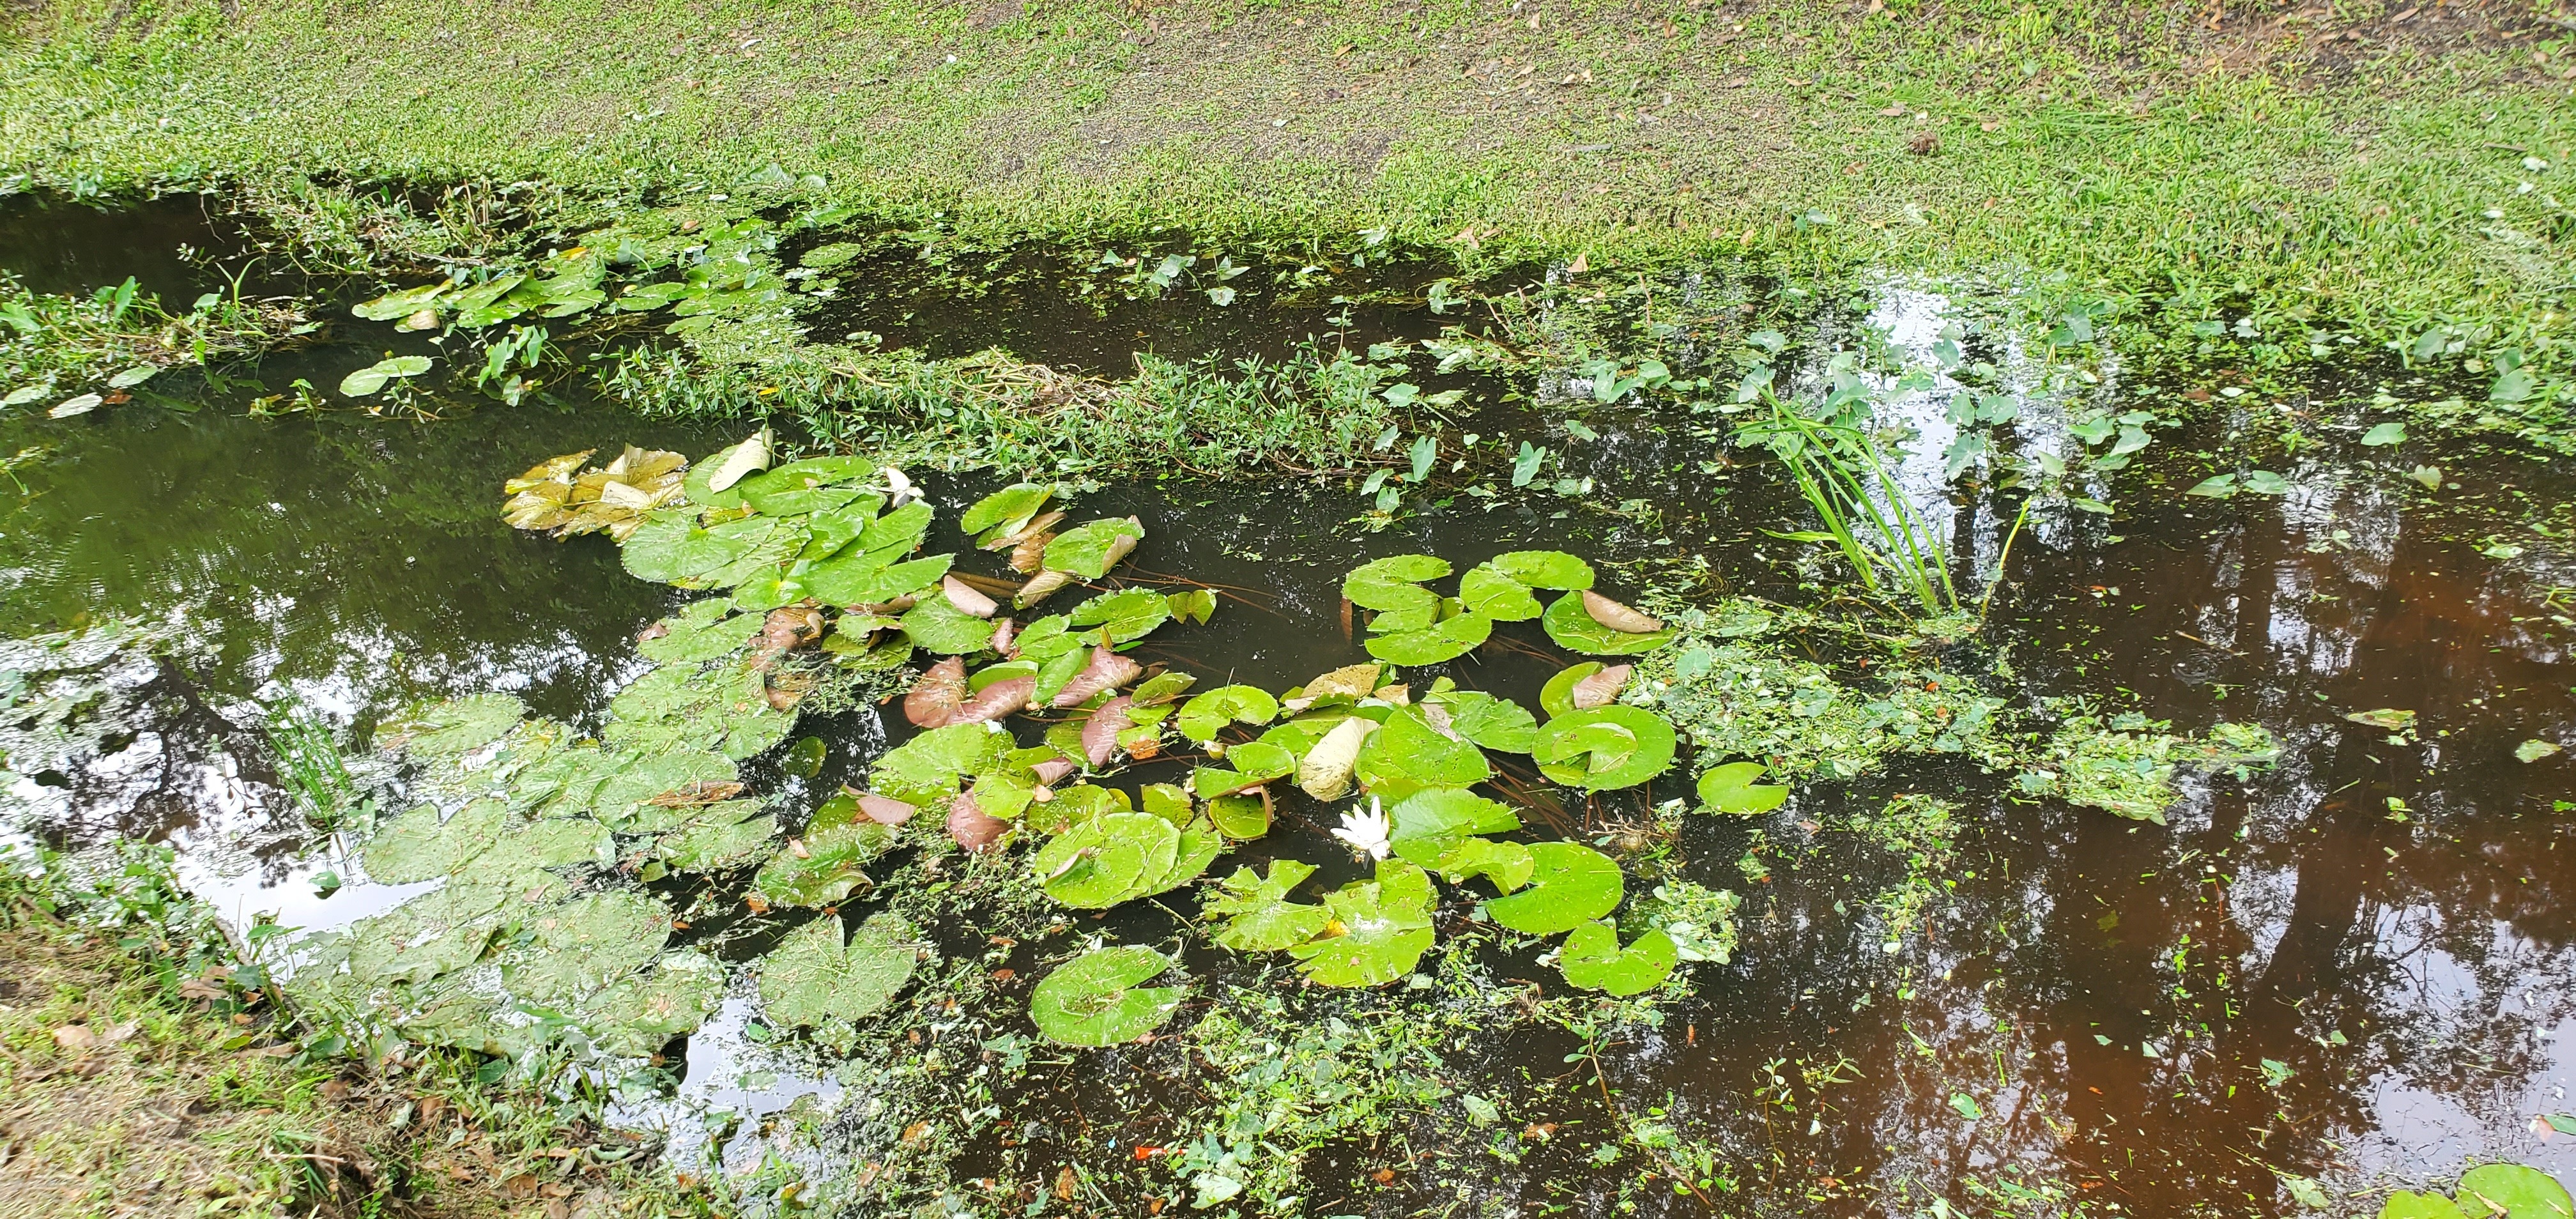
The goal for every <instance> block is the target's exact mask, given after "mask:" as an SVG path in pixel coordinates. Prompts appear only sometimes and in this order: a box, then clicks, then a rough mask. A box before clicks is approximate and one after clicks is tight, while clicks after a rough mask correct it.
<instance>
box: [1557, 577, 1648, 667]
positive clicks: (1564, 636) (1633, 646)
mask: <svg viewBox="0 0 2576 1219" xmlns="http://www.w3.org/2000/svg"><path fill="white" fill-rule="evenodd" d="M1539 625H1540V626H1543V627H1545V628H1547V637H1548V638H1550V639H1553V640H1555V641H1556V643H1557V646H1558V647H1561V648H1564V649H1565V650H1567V651H1569V652H1581V653H1583V654H1585V655H1587V656H1636V655H1640V654H1642V653H1646V652H1651V651H1654V650H1655V649H1656V648H1659V647H1662V646H1664V644H1666V643H1668V642H1670V641H1671V640H1672V637H1673V632H1672V629H1671V628H1669V627H1667V628H1665V629H1663V630H1660V631H1645V632H1629V631H1620V630H1613V629H1612V628H1610V627H1607V626H1603V625H1602V624H1601V623H1599V622H1596V621H1594V620H1593V617H1592V615H1591V613H1590V612H1588V611H1586V610H1585V609H1584V608H1583V594H1582V593H1580V592H1573V593H1567V594H1566V595H1564V596H1562V597H1559V598H1557V599H1556V603H1555V604H1553V605H1550V606H1548V607H1547V613H1546V614H1544V615H1542V616H1541V617H1540V618H1539Z"/></svg>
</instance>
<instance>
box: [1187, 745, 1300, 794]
mask: <svg viewBox="0 0 2576 1219" xmlns="http://www.w3.org/2000/svg"><path fill="white" fill-rule="evenodd" d="M1225 760H1226V761H1227V762H1228V763H1229V764H1230V767H1231V768H1230V769H1225V770H1219V769H1217V768H1215V767H1209V766H1202V767H1199V768H1198V769H1196V770H1194V771H1192V772H1190V789H1191V790H1192V791H1195V792H1197V793H1198V795H1199V797H1200V798H1201V799H1207V800H1212V799H1215V798H1216V797H1218V796H1224V795H1230V794H1232V793H1234V792H1239V791H1242V790H1243V789H1244V788H1247V787H1253V786H1257V785H1259V784H1263V783H1267V782H1269V781H1271V780H1272V779H1284V778H1286V777H1288V776H1289V775H1291V774H1294V773H1296V770H1297V755H1296V754H1293V753H1290V752H1288V751H1287V750H1286V749H1283V748H1281V747H1279V746H1277V745H1274V744H1271V743H1269V742H1267V741H1246V742H1244V743H1243V744H1240V745H1237V746H1234V747H1233V748H1231V749H1228V750H1226V751H1225Z"/></svg>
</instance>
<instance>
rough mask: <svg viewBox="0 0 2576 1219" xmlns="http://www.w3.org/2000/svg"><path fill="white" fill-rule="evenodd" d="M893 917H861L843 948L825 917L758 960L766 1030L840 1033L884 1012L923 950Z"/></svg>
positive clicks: (837, 925) (835, 926)
mask: <svg viewBox="0 0 2576 1219" xmlns="http://www.w3.org/2000/svg"><path fill="white" fill-rule="evenodd" d="M919 941H920V936H919V935H918V934H917V933H916V932H915V931H914V930H913V926H912V923H911V922H910V921H909V920H907V919H905V918H904V917H903V916H902V915H900V914H896V913H894V912H893V911H884V912H881V913H878V914H873V915H870V916H868V921H867V922H865V923H862V924H860V926H859V930H858V933H857V934H855V935H852V936H850V937H849V939H848V940H847V941H846V942H844V941H843V939H842V938H841V920H840V918H839V917H838V916H836V915H825V916H823V917H821V918H818V919H815V920H814V921H813V922H810V923H807V924H805V925H804V926H802V927H799V928H797V929H796V930H795V931H794V932H792V933H790V934H789V935H788V937H787V938H786V940H784V941H783V942H781V943H780V944H779V946H778V947H777V948H776V949H774V950H772V951H771V952H770V954H769V955H768V956H765V957H762V958H761V959H760V963H759V964H758V965H757V966H756V967H755V968H757V969H758V970H759V973H760V1001H761V1005H762V1008H763V1010H764V1011H765V1012H766V1014H767V1015H768V1017H769V1020H770V1022H771V1023H772V1024H775V1025H778V1026H781V1027H786V1028H815V1029H822V1030H826V1031H842V1032H844V1033H846V1030H847V1029H848V1028H849V1027H850V1025H851V1024H852V1022H854V1021H858V1020H864V1019H866V1018H868V1017H870V1016H873V1015H875V1014H877V1013H878V1012H880V1011H883V1010H885V1007H886V1005H887V1004H888V1003H891V1002H893V1001H894V997H895V995H897V994H898V993H900V992H901V991H902V990H903V988H904V985H905V984H906V983H908V982H910V981H912V975H913V972H914V971H915V970H917V969H919V968H920V967H921V962H922V959H923V958H924V957H925V956H927V955H929V952H930V950H929V949H928V947H927V946H925V945H923V944H922V943H920V942H919Z"/></svg>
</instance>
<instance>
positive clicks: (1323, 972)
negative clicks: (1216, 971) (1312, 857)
mask: <svg viewBox="0 0 2576 1219" xmlns="http://www.w3.org/2000/svg"><path fill="white" fill-rule="evenodd" d="M1613 875H1616V869H1615V868H1614V869H1613ZM1431 905H1432V890H1431V877H1430V875H1429V874H1428V873H1426V872H1424V871H1423V870H1422V869H1421V868H1419V867H1416V866H1415V865H1413V864H1410V863H1406V862H1405V861H1403V860H1400V859H1390V860H1385V861H1382V862H1380V863H1379V864H1378V865H1377V878H1376V879H1374V880H1367V881H1353V882H1351V883H1350V884H1347V885H1344V886H1342V887H1341V888H1339V889H1336V890H1334V891H1332V892H1330V893H1327V894H1325V895H1324V906H1325V908H1326V909H1327V910H1328V911H1330V912H1331V914H1332V919H1331V921H1330V922H1328V923H1326V924H1325V926H1324V931H1323V933H1322V934H1321V935H1319V936H1317V937H1316V938H1315V939H1312V940H1308V941H1307V942H1305V943H1303V944H1298V945H1295V946H1293V947H1291V948H1290V949H1289V950H1288V951H1289V952H1290V953H1291V954H1292V955H1294V956H1295V957H1296V958H1297V960H1298V967H1299V968H1300V969H1303V970H1304V971H1305V972H1306V976H1307V977H1310V978H1313V979H1314V980H1315V981H1317V982H1319V983H1322V984H1323V985H1325V986H1383V985H1385V984H1386V983H1389V982H1392V981H1394V980H1396V979H1397V978H1401V977H1403V976H1405V975H1406V974H1409V973H1412V972H1413V967H1414V965H1415V963H1417V962H1419V961H1420V960H1421V959H1422V954H1423V953H1424V952H1425V951H1427V950H1429V949H1430V947H1431V940H1432V933H1431Z"/></svg>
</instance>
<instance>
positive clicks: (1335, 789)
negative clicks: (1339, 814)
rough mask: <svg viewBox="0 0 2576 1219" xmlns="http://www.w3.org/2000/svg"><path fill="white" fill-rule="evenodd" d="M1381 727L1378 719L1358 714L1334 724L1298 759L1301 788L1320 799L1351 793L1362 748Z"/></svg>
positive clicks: (1334, 798)
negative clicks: (1370, 718) (1352, 778)
mask: <svg viewBox="0 0 2576 1219" xmlns="http://www.w3.org/2000/svg"><path fill="white" fill-rule="evenodd" d="M1377 728H1378V725H1377V724H1376V723H1375V722H1373V721H1370V720H1365V719H1362V718H1360V717H1358V716H1356V715H1354V716H1351V717H1349V718H1347V719H1344V720H1343V721H1342V722H1340V723H1338V724H1335V725H1333V727H1332V729H1331V730H1330V731H1327V732H1326V733H1324V735H1323V739H1321V740H1318V741H1316V742H1315V743H1314V744H1313V745H1312V746H1310V747H1308V748H1307V749H1306V751H1305V756H1303V757H1300V758H1298V759H1297V787H1298V789H1299V790H1301V791H1304V792H1305V793H1306V794H1307V795H1308V796H1311V797H1313V798H1315V799H1317V800H1327V801H1330V800H1339V799H1341V798H1342V797H1343V796H1346V795H1349V794H1350V790H1351V777H1352V775H1353V774H1354V773H1355V772H1356V771H1357V769H1358V765H1359V757H1360V750H1361V748H1362V747H1364V746H1365V745H1366V744H1367V743H1368V738H1369V736H1370V735H1371V734H1372V733H1374V732H1375V731H1376V730H1377Z"/></svg>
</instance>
